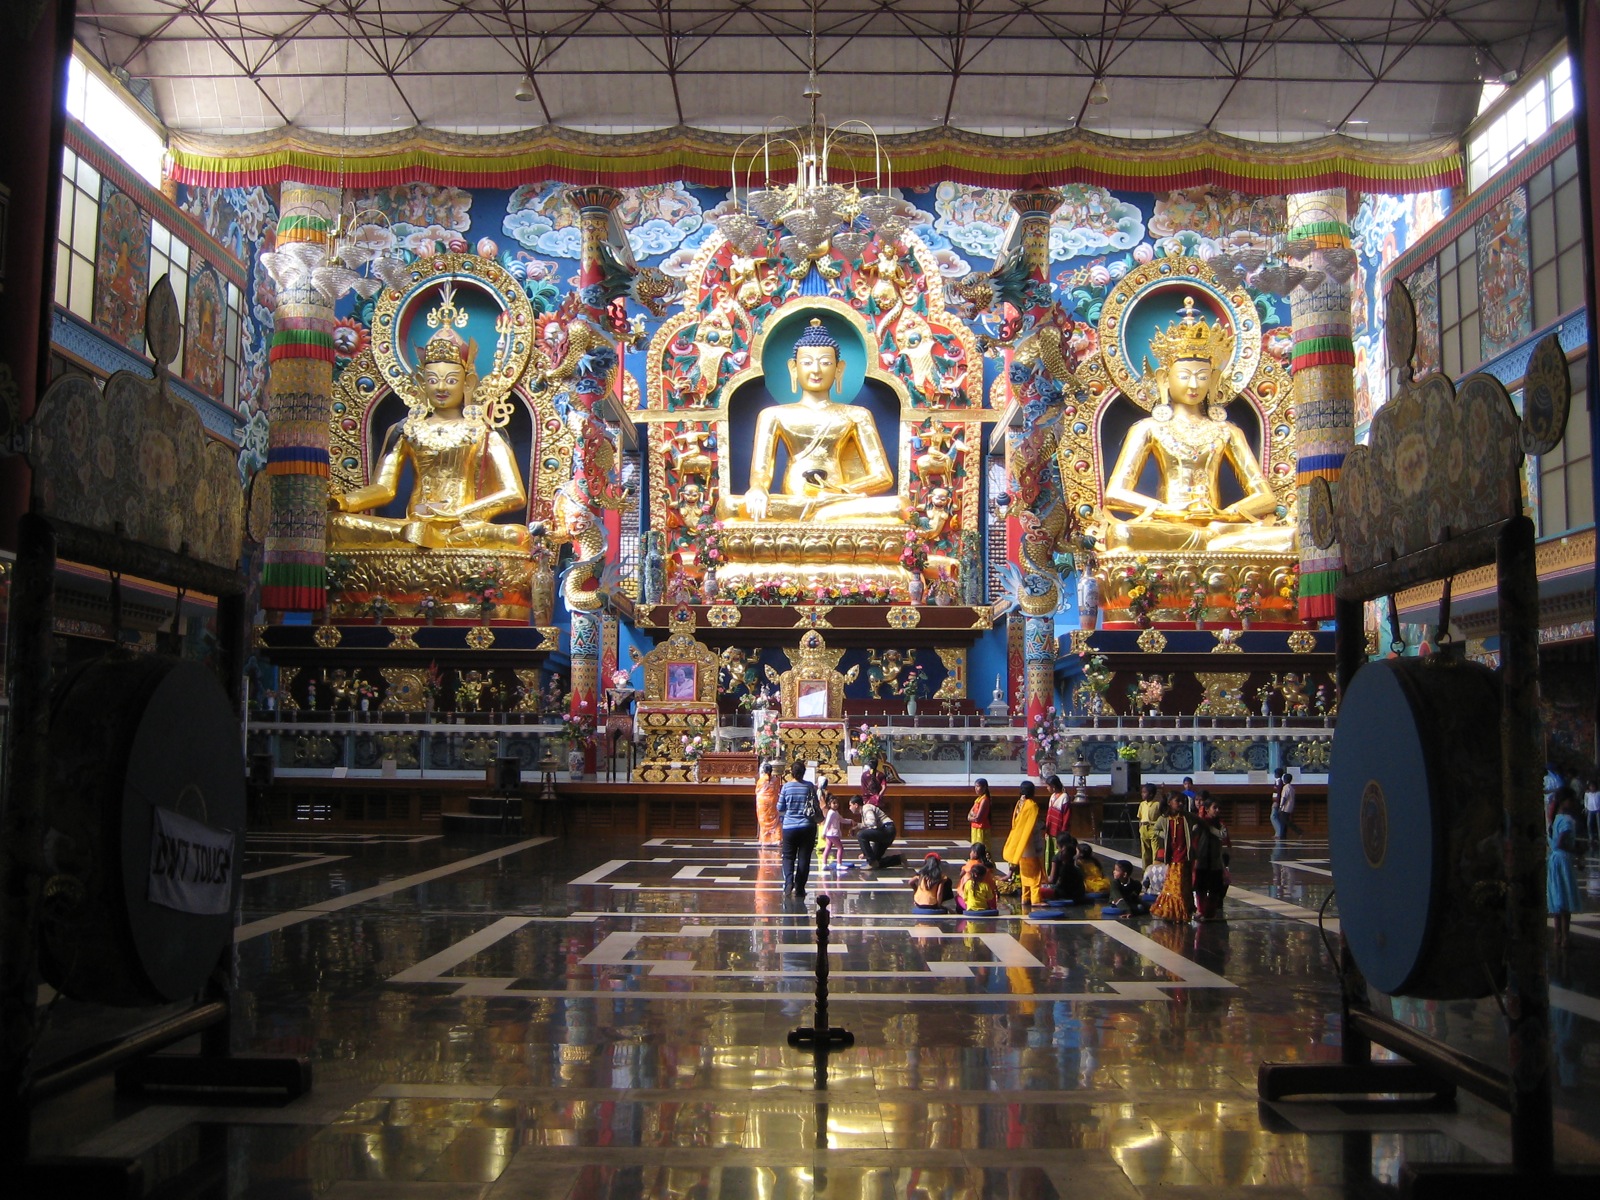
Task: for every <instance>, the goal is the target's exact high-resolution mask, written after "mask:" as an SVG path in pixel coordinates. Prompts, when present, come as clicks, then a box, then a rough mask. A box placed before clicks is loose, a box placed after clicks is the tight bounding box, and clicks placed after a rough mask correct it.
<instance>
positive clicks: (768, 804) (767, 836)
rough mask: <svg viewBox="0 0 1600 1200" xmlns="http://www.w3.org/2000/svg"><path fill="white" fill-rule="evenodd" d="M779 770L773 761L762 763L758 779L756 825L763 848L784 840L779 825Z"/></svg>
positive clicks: (774, 845)
mask: <svg viewBox="0 0 1600 1200" xmlns="http://www.w3.org/2000/svg"><path fill="white" fill-rule="evenodd" d="M780 786H781V785H780V783H779V781H778V775H777V772H776V771H774V770H773V769H772V764H771V763H762V764H761V774H760V776H758V777H757V779H756V827H757V828H758V829H759V830H760V834H759V839H760V842H761V848H762V849H763V850H764V849H766V848H767V847H768V846H773V847H776V846H777V845H778V844H779V843H780V842H781V841H782V840H783V837H782V834H781V833H780V832H779V825H778V789H779V787H780Z"/></svg>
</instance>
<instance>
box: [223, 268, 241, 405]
mask: <svg viewBox="0 0 1600 1200" xmlns="http://www.w3.org/2000/svg"><path fill="white" fill-rule="evenodd" d="M241 303H242V298H241V296H240V294H239V289H238V288H236V287H234V286H233V284H231V283H230V284H229V285H228V331H227V335H226V337H224V339H223V344H222V402H223V403H224V404H226V405H227V406H228V407H229V408H238V407H239V327H240V325H241V323H242V314H241V312H240V308H241Z"/></svg>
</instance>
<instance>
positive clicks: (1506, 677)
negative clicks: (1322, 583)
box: [1257, 516, 1600, 1200]
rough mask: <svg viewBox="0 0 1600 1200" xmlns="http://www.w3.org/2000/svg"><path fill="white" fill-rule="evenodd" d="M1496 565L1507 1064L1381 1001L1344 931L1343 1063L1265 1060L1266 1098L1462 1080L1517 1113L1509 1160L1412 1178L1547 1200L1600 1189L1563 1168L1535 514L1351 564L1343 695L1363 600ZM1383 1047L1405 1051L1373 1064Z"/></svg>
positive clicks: (1262, 1082) (1359, 636)
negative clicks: (1555, 1105) (1558, 1155)
mask: <svg viewBox="0 0 1600 1200" xmlns="http://www.w3.org/2000/svg"><path fill="white" fill-rule="evenodd" d="M1490 563H1493V564H1494V566H1495V568H1496V583H1497V590H1498V596H1499V605H1500V655H1501V667H1500V688H1501V710H1500V711H1501V715H1500V742H1501V757H1502V770H1501V788H1502V795H1503V804H1504V812H1505V829H1506V843H1505V861H1506V867H1507V882H1508V890H1507V897H1506V909H1505V920H1506V961H1505V967H1506V986H1505V993H1504V997H1503V1001H1502V1008H1503V1010H1504V1012H1505V1014H1506V1018H1505V1019H1506V1026H1507V1032H1508V1041H1509V1055H1508V1057H1509V1060H1510V1062H1511V1063H1512V1064H1515V1068H1516V1069H1515V1070H1513V1071H1509V1072H1508V1071H1505V1070H1502V1069H1500V1068H1498V1067H1495V1066H1492V1065H1490V1064H1487V1063H1483V1062H1480V1061H1479V1060H1477V1059H1475V1058H1473V1057H1472V1056H1470V1055H1467V1054H1464V1053H1463V1052H1461V1051H1459V1050H1456V1049H1454V1048H1452V1047H1450V1046H1448V1045H1446V1044H1445V1043H1443V1042H1441V1041H1439V1040H1437V1039H1435V1038H1432V1037H1430V1036H1428V1035H1427V1034H1425V1033H1423V1032H1421V1031H1420V1030H1418V1029H1416V1028H1414V1027H1412V1026H1410V1025H1406V1024H1404V1023H1402V1022H1399V1021H1396V1020H1394V1019H1393V1018H1392V1017H1388V1016H1385V1015H1383V1014H1381V1013H1379V1012H1377V1011H1375V1010H1374V1009H1373V1007H1372V1005H1371V1002H1370V996H1369V992H1368V986H1367V981H1366V979H1365V978H1363V976H1362V975H1361V972H1360V970H1359V968H1358V967H1357V966H1356V963H1355V959H1354V957H1353V956H1352V954H1351V952H1350V948H1349V944H1348V942H1346V940H1345V939H1344V937H1343V936H1342V935H1341V937H1340V950H1339V973H1340V980H1341V1005H1342V1009H1343V1015H1344V1021H1343V1025H1342V1039H1341V1044H1340V1061H1339V1062H1337V1063H1311V1064H1306V1063H1265V1062H1264V1063H1262V1064H1261V1066H1260V1070H1259V1073H1258V1077H1257V1090H1258V1093H1259V1095H1260V1098H1261V1099H1262V1100H1264V1101H1275V1100H1281V1099H1284V1098H1285V1097H1288V1096H1307V1095H1376V1094H1393V1093H1401V1092H1404V1093H1412V1094H1415V1093H1419V1092H1429V1093H1432V1094H1433V1095H1434V1096H1435V1097H1436V1098H1438V1099H1439V1100H1441V1101H1450V1100H1453V1099H1454V1096H1455V1093H1456V1089H1457V1088H1460V1089H1462V1090H1464V1091H1467V1092H1470V1093H1471V1094H1472V1095H1474V1096H1477V1097H1479V1098H1480V1099H1482V1100H1485V1101H1487V1102H1488V1103H1490V1104H1493V1105H1495V1106H1496V1107H1498V1108H1501V1109H1503V1110H1505V1111H1506V1112H1507V1113H1509V1114H1510V1117H1511V1158H1512V1161H1511V1163H1510V1165H1509V1166H1500V1165H1492V1166H1467V1165H1462V1164H1446V1165H1440V1166H1432V1165H1419V1166H1412V1165H1408V1166H1407V1167H1406V1168H1405V1171H1404V1174H1403V1177H1402V1188H1403V1190H1404V1192H1405V1193H1406V1194H1407V1195H1410V1196H1413V1197H1427V1198H1432V1197H1449V1200H1465V1198H1468V1197H1476V1196H1484V1197H1496V1198H1498V1197H1502V1196H1504V1195H1506V1193H1507V1181H1508V1179H1512V1178H1515V1179H1517V1180H1519V1181H1521V1180H1527V1181H1529V1182H1530V1183H1533V1184H1534V1185H1535V1186H1536V1187H1537V1188H1538V1189H1539V1191H1538V1193H1537V1194H1538V1195H1539V1196H1540V1200H1551V1198H1552V1197H1564V1196H1573V1197H1577V1196H1580V1195H1581V1196H1584V1197H1592V1196H1594V1195H1596V1194H1600V1193H1597V1190H1596V1189H1597V1187H1600V1174H1596V1173H1594V1172H1589V1173H1585V1174H1579V1173H1575V1172H1561V1173H1557V1172H1556V1169H1555V1119H1554V1114H1553V1111H1552V1107H1551V1092H1550V1088H1551V1082H1550V1052H1551V1046H1550V979H1549V974H1548V971H1547V969H1546V964H1545V954H1546V947H1547V941H1548V936H1547V931H1546V912H1545V822H1544V805H1543V802H1542V799H1541V796H1542V792H1541V786H1540V781H1541V777H1542V774H1543V762H1544V754H1543V750H1542V739H1541V726H1540V720H1539V709H1538V691H1539V580H1538V574H1537V571H1536V568H1535V561H1534V530H1533V522H1532V521H1530V520H1529V519H1528V518H1527V517H1522V516H1519V517H1516V518H1514V519H1511V520H1507V521H1501V522H1498V523H1496V524H1493V525H1489V526H1486V527H1483V528H1480V529H1477V530H1474V531H1472V532H1471V533H1468V534H1464V535H1461V536H1457V537H1447V538H1446V539H1445V540H1444V541H1442V542H1439V543H1436V544H1434V545H1431V546H1427V547H1425V548H1423V549H1421V550H1418V551H1416V552H1414V553H1412V554H1408V555H1406V556H1404V557H1401V558H1396V559H1394V560H1392V561H1390V562H1387V563H1382V564H1380V565H1378V566H1375V567H1372V568H1370V569H1369V570H1365V571H1360V572H1357V573H1354V574H1351V575H1347V576H1346V577H1345V578H1344V579H1343V580H1342V581H1341V582H1340V584H1339V590H1338V596H1337V605H1336V609H1335V619H1336V623H1337V637H1336V641H1335V654H1336V656H1337V660H1338V677H1339V693H1340V695H1341V696H1343V695H1345V694H1346V692H1347V691H1348V689H1349V686H1350V681H1351V679H1352V677H1353V676H1354V675H1355V673H1356V672H1357V670H1359V669H1361V668H1362V667H1363V665H1364V664H1365V663H1366V633H1365V631H1364V629H1363V627H1362V625H1363V623H1362V605H1363V604H1364V603H1365V602H1366V601H1369V600H1376V599H1378V598H1380V597H1383V596H1393V595H1394V594H1396V593H1398V592H1400V591H1401V590H1403V589H1406V588H1412V587H1417V586H1419V585H1421V584H1426V583H1434V582H1439V581H1445V582H1446V586H1447V587H1448V581H1449V580H1450V579H1451V578H1452V577H1453V576H1455V575H1459V574H1461V573H1462V572H1464V571H1470V570H1473V569H1475V568H1478V567H1483V566H1487V565H1489V564H1490ZM1374 1045H1378V1046H1382V1047H1384V1048H1385V1049H1387V1050H1390V1051H1392V1052H1394V1053H1395V1054H1397V1055H1399V1056H1400V1057H1401V1058H1402V1059H1404V1060H1406V1061H1404V1062H1373V1061H1372V1047H1373V1046H1374Z"/></svg>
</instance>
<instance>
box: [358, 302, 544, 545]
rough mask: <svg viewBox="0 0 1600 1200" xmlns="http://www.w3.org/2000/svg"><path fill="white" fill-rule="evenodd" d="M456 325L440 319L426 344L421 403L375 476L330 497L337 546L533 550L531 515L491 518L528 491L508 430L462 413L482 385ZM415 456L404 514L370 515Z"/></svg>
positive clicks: (394, 435)
mask: <svg viewBox="0 0 1600 1200" xmlns="http://www.w3.org/2000/svg"><path fill="white" fill-rule="evenodd" d="M449 303H450V301H449V299H448V297H447V299H446V304H449ZM450 325H451V322H450V321H449V320H448V319H447V320H445V321H443V322H440V326H441V327H440V328H439V331H438V332H437V333H435V334H434V335H433V336H432V337H431V338H429V339H428V342H427V344H426V345H425V346H424V347H423V348H422V354H421V359H422V364H421V367H420V369H419V371H418V376H417V382H418V384H419V385H420V389H421V393H422V397H423V401H424V406H423V407H421V408H420V409H414V410H413V411H412V413H411V415H410V416H408V417H406V418H405V419H404V420H403V421H401V422H400V423H399V424H398V425H396V426H395V427H394V428H392V429H390V431H389V433H388V435H387V436H386V438H385V442H386V448H385V450H384V453H383V457H382V459H381V460H380V461H379V463H378V467H377V469H376V470H375V471H374V472H373V473H372V476H371V479H372V482H371V483H369V484H368V485H367V486H366V487H361V488H355V489H354V490H352V491H348V492H346V493H344V495H342V496H331V497H329V506H330V507H331V508H333V509H335V510H336V511H334V512H333V513H331V514H330V515H329V517H328V547H329V549H330V550H384V549H387V550H397V549H398V550H413V551H415V550H418V549H430V550H431V549H460V550H500V551H505V550H512V551H515V550H526V549H527V547H528V527H527V526H526V525H525V524H521V523H520V522H519V523H517V524H496V523H495V522H494V521H493V520H492V518H494V517H497V516H500V515H502V514H504V513H509V512H513V511H521V510H522V509H523V508H524V507H525V506H526V504H527V502H528V493H527V491H526V489H525V488H524V486H523V482H522V473H521V472H520V471H519V470H518V469H517V462H516V459H515V458H514V457H513V456H512V453H511V446H510V443H509V442H507V441H506V438H505V435H504V434H502V433H501V432H500V431H499V430H498V429H493V428H491V427H490V426H489V424H488V423H487V422H486V421H484V420H482V419H481V418H479V417H475V416H467V415H465V413H464V412H463V409H464V407H465V405H466V404H467V403H469V402H470V401H471V399H472V394H473V392H474V391H475V390H476V388H477V385H478V375H477V371H476V370H475V369H474V367H473V363H474V361H475V358H476V347H475V346H474V345H473V343H472V342H471V341H468V340H466V339H464V338H462V336H461V335H460V334H458V333H457V332H456V331H455V330H454V329H453V328H451V327H450ZM408 462H409V463H410V464H411V469H412V475H413V479H412V487H411V495H410V497H409V498H408V499H407V501H406V515H405V516H404V517H383V516H376V515H374V514H372V513H371V512H370V511H369V510H371V509H374V508H378V507H381V506H382V505H385V504H388V503H389V502H390V501H392V500H393V499H394V498H395V496H396V494H397V493H398V492H399V488H400V476H401V471H402V468H403V467H404V466H405V464H406V463H408Z"/></svg>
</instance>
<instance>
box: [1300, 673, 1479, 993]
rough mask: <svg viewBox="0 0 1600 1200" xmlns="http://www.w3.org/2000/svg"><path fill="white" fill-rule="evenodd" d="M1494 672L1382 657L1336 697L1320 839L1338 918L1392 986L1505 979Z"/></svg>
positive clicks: (1360, 961)
mask: <svg viewBox="0 0 1600 1200" xmlns="http://www.w3.org/2000/svg"><path fill="white" fill-rule="evenodd" d="M1500 761H1501V755H1500V683H1499V679H1498V677H1497V676H1496V674H1495V672H1493V671H1491V670H1490V669H1489V668H1487V667H1484V666H1480V665H1479V664H1476V663H1465V662H1456V663H1449V662H1442V661H1438V660H1434V659H1415V658H1405V659H1387V660H1385V661H1383V662H1376V663H1369V664H1368V665H1366V666H1364V667H1362V668H1361V669H1360V670H1359V671H1357V672H1356V675H1355V679H1354V681H1353V682H1352V684H1351V686H1350V691H1349V694H1348V695H1346V696H1345V698H1344V700H1343V701H1342V702H1341V703H1340V705H1339V728H1338V731H1337V732H1336V733H1335V734H1334V739H1333V761H1332V767H1331V770H1330V773H1329V777H1328V840H1329V844H1330V849H1331V851H1332V854H1333V881H1334V886H1335V887H1336V888H1337V889H1338V894H1339V923H1340V927H1341V928H1342V929H1343V931H1344V935H1345V938H1346V939H1347V940H1348V942H1349V945H1350V951H1351V953H1352V954H1353V955H1354V956H1355V960H1356V964H1357V965H1358V966H1359V967H1360V968H1361V972H1362V974H1363V975H1365V976H1366V978H1367V982H1368V983H1370V984H1372V986H1373V987H1375V988H1377V989H1378V990H1379V991H1382V992H1385V993H1387V994H1389V995H1391V996H1418V997H1423V998H1427V999H1434V1000H1455V999H1468V998H1475V997H1479V996H1486V995H1488V994H1489V993H1490V992H1491V991H1492V990H1494V989H1496V988H1498V987H1500V986H1501V985H1502V984H1503V982H1504V959H1505V917H1504V913H1503V911H1502V909H1501V907H1500V904H1501V902H1502V900H1503V896H1504V892H1503V888H1502V887H1501V886H1500V885H1502V884H1503V883H1504V880H1505V867H1504V858H1503V854H1504V851H1503V845H1504V843H1503V841H1502V831H1501V827H1502V823H1503V822H1502V811H1503V808H1504V805H1503V801H1502V793H1501V781H1500Z"/></svg>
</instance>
